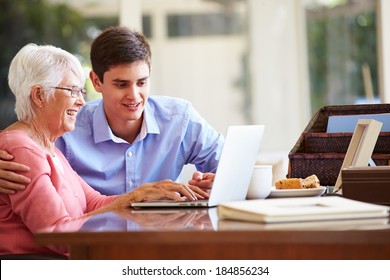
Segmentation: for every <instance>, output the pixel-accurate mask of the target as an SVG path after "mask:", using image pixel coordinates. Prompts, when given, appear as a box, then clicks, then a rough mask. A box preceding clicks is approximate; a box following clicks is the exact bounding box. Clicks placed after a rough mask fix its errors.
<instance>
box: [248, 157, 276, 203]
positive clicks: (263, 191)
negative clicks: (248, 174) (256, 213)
mask: <svg viewBox="0 0 390 280" xmlns="http://www.w3.org/2000/svg"><path fill="white" fill-rule="evenodd" d="M271 187H272V165H255V166H254V168H253V174H252V179H251V181H250V183H249V189H248V194H247V199H264V198H266V197H267V196H269V194H270V192H271Z"/></svg>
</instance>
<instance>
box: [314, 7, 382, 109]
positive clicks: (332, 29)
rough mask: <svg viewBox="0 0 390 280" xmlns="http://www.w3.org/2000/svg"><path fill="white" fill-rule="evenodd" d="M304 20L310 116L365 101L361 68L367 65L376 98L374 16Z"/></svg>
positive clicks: (371, 13)
mask: <svg viewBox="0 0 390 280" xmlns="http://www.w3.org/2000/svg"><path fill="white" fill-rule="evenodd" d="M327 15H328V16H322V17H321V16H320V17H312V18H310V16H309V17H308V20H307V34H308V51H309V69H310V73H309V74H310V94H311V104H312V112H313V113H314V112H315V111H316V110H317V109H318V108H320V107H322V106H325V105H335V104H338V105H345V104H353V103H356V102H357V101H358V100H359V99H362V100H364V99H365V98H366V92H365V87H364V82H363V74H362V67H363V65H368V66H369V69H370V71H371V78H372V86H373V92H374V95H375V97H378V73H377V44H376V42H377V38H376V29H377V26H376V13H375V11H374V10H372V11H366V12H364V13H358V14H354V13H351V14H348V13H346V14H345V13H344V14H340V13H334V14H332V13H331V12H327Z"/></svg>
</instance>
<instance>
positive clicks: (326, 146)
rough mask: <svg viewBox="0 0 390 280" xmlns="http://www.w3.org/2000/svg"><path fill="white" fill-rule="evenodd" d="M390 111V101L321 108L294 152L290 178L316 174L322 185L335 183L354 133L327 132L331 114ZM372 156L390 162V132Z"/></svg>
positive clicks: (289, 171) (380, 141)
mask: <svg viewBox="0 0 390 280" xmlns="http://www.w3.org/2000/svg"><path fill="white" fill-rule="evenodd" d="M383 113H390V104H374V105H373V104H369V105H338V106H325V107H322V108H320V109H319V110H318V111H317V112H316V113H315V114H314V116H313V118H312V119H311V120H310V122H309V124H308V125H307V126H306V128H305V130H304V131H303V133H302V134H301V136H300V137H299V139H298V141H297V143H296V144H295V146H294V147H293V149H292V150H291V151H290V153H289V155H288V157H289V170H288V177H289V178H304V177H307V176H309V175H312V174H316V175H317V176H318V178H319V179H320V182H321V185H329V186H333V185H334V184H335V183H336V180H337V176H338V174H339V172H340V168H341V165H342V164H343V161H344V157H345V153H346V152H347V149H348V146H349V142H350V140H351V138H352V133H326V129H327V126H328V118H329V116H336V115H363V114H383ZM372 159H373V160H374V162H375V163H376V165H390V132H381V133H380V134H379V138H378V141H377V143H376V146H375V148H374V152H373V155H372Z"/></svg>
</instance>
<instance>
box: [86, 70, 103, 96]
mask: <svg viewBox="0 0 390 280" xmlns="http://www.w3.org/2000/svg"><path fill="white" fill-rule="evenodd" d="M89 78H90V79H91V82H92V85H93V87H94V88H95V90H96V91H97V92H102V88H101V84H102V82H101V81H100V79H99V77H98V75H97V74H96V73H95V72H94V71H91V72H89Z"/></svg>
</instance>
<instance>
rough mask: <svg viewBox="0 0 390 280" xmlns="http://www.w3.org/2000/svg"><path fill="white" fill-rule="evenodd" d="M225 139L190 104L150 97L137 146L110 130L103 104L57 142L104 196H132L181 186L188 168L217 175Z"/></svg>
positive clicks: (90, 107) (90, 106) (89, 109)
mask: <svg viewBox="0 0 390 280" xmlns="http://www.w3.org/2000/svg"><path fill="white" fill-rule="evenodd" d="M223 143H224V138H223V136H222V134H220V133H218V132H217V131H215V130H214V129H213V128H212V127H211V126H210V125H209V124H208V123H207V122H206V120H205V119H203V118H202V117H201V116H200V115H199V113H198V112H197V111H196V110H195V109H194V107H193V106H192V105H191V104H190V103H189V102H188V101H185V100H182V99H179V98H172V97H165V96H150V97H149V99H148V102H147V103H146V106H145V110H144V120H143V124H142V128H141V132H140V134H139V135H138V136H137V138H136V140H135V141H134V143H132V144H129V143H128V142H126V141H125V140H123V139H121V138H118V137H116V136H115V135H114V134H113V132H112V131H111V129H110V127H109V126H108V123H107V119H106V117H105V114H104V109H103V100H102V99H99V100H93V101H91V102H88V103H87V104H86V105H85V106H84V107H83V108H82V109H81V111H80V112H79V113H78V115H77V122H76V128H75V130H74V131H72V132H68V133H65V134H64V135H63V136H62V138H59V139H58V140H57V142H56V145H57V147H58V148H59V149H60V150H61V151H62V152H63V154H64V155H65V157H66V158H67V160H68V161H69V163H70V164H71V166H72V167H73V169H74V170H75V171H76V172H77V173H78V174H79V175H80V176H81V177H82V178H83V179H84V180H85V181H86V182H87V183H88V184H89V185H90V186H92V187H93V188H94V189H96V190H98V191H99V192H101V193H102V194H106V195H114V194H122V193H125V192H129V191H131V190H133V189H135V188H136V187H138V186H139V185H141V184H143V183H146V182H156V181H161V180H165V179H171V180H173V181H180V180H181V175H182V169H183V166H184V165H186V164H194V165H195V166H196V168H197V170H199V171H201V172H215V171H216V169H217V165H218V160H219V158H220V155H221V151H222V146H223Z"/></svg>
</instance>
